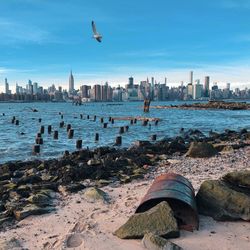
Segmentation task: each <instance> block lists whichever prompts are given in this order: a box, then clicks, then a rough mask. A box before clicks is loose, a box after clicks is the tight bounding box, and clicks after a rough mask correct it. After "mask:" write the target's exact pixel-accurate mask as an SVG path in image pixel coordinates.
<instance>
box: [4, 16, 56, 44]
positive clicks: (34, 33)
mask: <svg viewBox="0 0 250 250" xmlns="http://www.w3.org/2000/svg"><path fill="white" fill-rule="evenodd" d="M52 38H53V37H52V35H51V34H50V33H49V32H48V31H45V30H42V29H40V28H39V27H36V26H33V25H31V24H29V25H27V24H23V23H18V22H13V21H9V20H3V19H0V43H2V44H9V43H17V42H18V43H19V42H32V43H44V42H48V41H51V40H53V39H52Z"/></svg>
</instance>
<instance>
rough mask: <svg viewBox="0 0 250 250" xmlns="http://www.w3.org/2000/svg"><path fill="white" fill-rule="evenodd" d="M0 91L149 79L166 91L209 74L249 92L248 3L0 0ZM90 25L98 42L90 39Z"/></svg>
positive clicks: (242, 0) (244, 0) (234, 0)
mask: <svg viewBox="0 0 250 250" xmlns="http://www.w3.org/2000/svg"><path fill="white" fill-rule="evenodd" d="M0 10H1V15H0V90H3V89H4V79H5V78H6V77H7V78H8V81H9V84H10V87H11V88H12V89H14V86H15V84H16V82H17V83H18V84H19V85H21V86H25V85H26V84H27V82H28V80H29V79H31V80H32V81H34V82H38V83H39V85H42V86H45V87H46V86H50V85H52V84H55V85H56V86H58V85H61V86H63V87H65V88H68V79H69V73H70V70H72V71H73V75H74V78H75V85H76V88H77V87H78V88H79V86H80V85H83V84H90V85H92V84H103V83H105V82H106V81H108V82H109V83H110V84H111V85H113V86H115V85H118V84H121V85H124V84H126V83H127V81H128V80H127V79H128V77H129V76H133V77H134V78H135V82H139V81H140V80H145V79H146V78H147V77H149V78H151V77H152V76H154V77H155V79H156V80H157V81H158V82H164V78H165V77H167V79H168V84H169V85H176V84H179V83H180V81H184V82H185V83H187V82H188V81H189V71H190V70H193V71H194V79H201V82H203V81H204V77H205V76H206V75H209V76H210V77H211V81H212V82H218V84H219V86H220V85H221V87H223V86H224V85H225V84H226V83H227V82H230V83H231V86H233V87H241V88H243V87H250V26H249V24H250V0H216V1H215V0H214V1H207V0H188V1H187V0H175V1H172V0H136V1H135V0H126V1H117V0H91V1H89V0H70V1H69V0H53V1H52V0H0ZM92 20H94V21H95V23H96V26H97V30H98V31H99V33H101V34H102V35H103V42H102V43H98V42H97V41H95V40H94V39H93V38H92V29H91V21H92Z"/></svg>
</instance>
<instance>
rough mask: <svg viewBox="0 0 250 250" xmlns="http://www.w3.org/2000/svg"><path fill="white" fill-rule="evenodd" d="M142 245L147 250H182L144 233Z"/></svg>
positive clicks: (169, 242) (158, 237)
mask: <svg viewBox="0 0 250 250" xmlns="http://www.w3.org/2000/svg"><path fill="white" fill-rule="evenodd" d="M142 245H143V246H144V247H145V248H146V249H149V250H182V248H181V247H179V246H178V245H176V244H174V243H172V242H171V241H169V240H166V239H164V238H162V237H160V236H157V235H154V234H152V233H146V234H145V235H144V237H143V239H142Z"/></svg>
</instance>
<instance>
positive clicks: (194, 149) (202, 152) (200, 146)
mask: <svg viewBox="0 0 250 250" xmlns="http://www.w3.org/2000/svg"><path fill="white" fill-rule="evenodd" d="M217 153H218V151H217V150H216V149H215V148H214V146H213V145H212V144H210V143H207V142H191V144H190V147H189V149H188V152H187V153H186V156H189V157H193V158H206V157H212V156H214V155H216V154H217Z"/></svg>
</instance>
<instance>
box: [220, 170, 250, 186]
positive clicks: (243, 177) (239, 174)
mask: <svg viewBox="0 0 250 250" xmlns="http://www.w3.org/2000/svg"><path fill="white" fill-rule="evenodd" d="M222 179H223V180H224V181H226V182H228V183H230V184H232V185H234V186H238V187H243V188H247V189H250V170H244V171H234V172H231V173H228V174H226V175H224V176H223V177H222Z"/></svg>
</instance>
